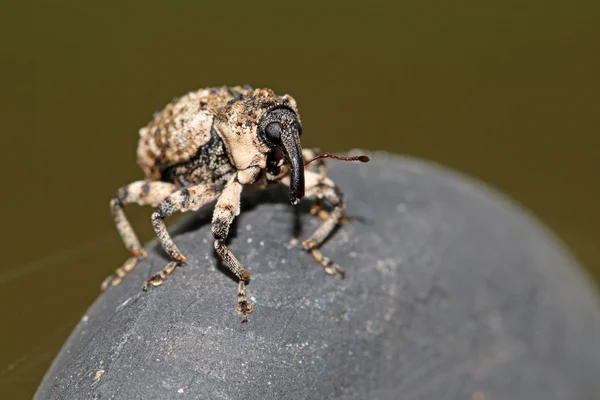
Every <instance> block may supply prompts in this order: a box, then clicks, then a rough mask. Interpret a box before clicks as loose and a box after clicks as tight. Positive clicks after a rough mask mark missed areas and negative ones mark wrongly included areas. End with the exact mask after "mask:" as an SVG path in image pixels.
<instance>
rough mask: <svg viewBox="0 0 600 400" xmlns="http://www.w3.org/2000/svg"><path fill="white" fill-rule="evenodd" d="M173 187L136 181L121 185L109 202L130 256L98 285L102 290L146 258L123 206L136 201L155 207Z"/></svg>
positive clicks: (120, 278) (115, 283)
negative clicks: (115, 195)
mask: <svg viewBox="0 0 600 400" xmlns="http://www.w3.org/2000/svg"><path fill="white" fill-rule="evenodd" d="M175 189H176V187H175V185H173V184H171V183H166V182H155V181H137V182H133V183H130V184H129V185H125V186H122V187H121V188H120V189H119V190H118V192H117V197H115V198H114V199H112V200H111V202H110V210H111V213H112V217H113V219H114V221H115V224H116V226H117V230H118V231H119V234H120V235H121V238H122V239H123V243H125V246H126V247H127V249H129V252H130V253H131V255H132V257H131V258H129V259H128V260H127V261H125V263H124V264H123V265H122V266H121V267H119V268H117V269H116V270H115V272H113V273H112V274H111V275H109V276H108V277H107V278H106V279H104V281H103V282H102V285H101V287H100V288H101V290H102V291H105V290H106V289H108V287H109V286H116V285H118V284H119V283H120V282H121V280H122V279H123V278H124V277H125V275H126V274H127V273H128V272H131V271H132V270H133V268H134V267H135V265H136V264H137V261H138V260H140V259H143V258H146V252H145V251H144V248H143V247H142V245H141V244H140V241H139V239H138V238H137V235H136V234H135V232H134V231H133V228H132V227H131V224H130V223H129V221H128V220H127V217H126V216H125V213H124V212H123V207H124V206H126V205H128V204H132V203H137V204H139V205H141V206H146V205H149V206H154V207H156V206H157V205H158V204H159V203H160V202H161V201H162V200H163V199H164V198H165V197H167V196H168V195H169V194H170V193H172V192H173V191H174V190H175Z"/></svg>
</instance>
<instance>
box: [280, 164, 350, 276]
mask: <svg viewBox="0 0 600 400" xmlns="http://www.w3.org/2000/svg"><path fill="white" fill-rule="evenodd" d="M304 179H305V196H306V197H315V198H316V200H317V202H318V204H321V203H322V202H323V201H326V202H327V203H329V204H330V205H331V206H332V207H333V209H332V211H331V212H329V213H327V214H326V215H325V216H322V215H319V217H320V218H321V219H324V221H323V223H322V224H321V226H319V227H318V228H317V230H316V231H315V232H314V233H313V234H312V235H311V236H310V237H309V238H308V239H306V240H304V241H303V242H302V247H303V248H304V249H305V250H306V251H308V252H310V253H311V255H312V256H313V258H314V259H315V261H316V262H318V263H319V264H321V266H322V267H323V268H324V269H325V271H326V272H327V273H328V274H332V275H333V274H336V273H337V274H340V276H341V277H342V278H345V277H346V273H345V272H344V270H343V269H342V268H341V267H340V266H339V265H337V264H336V263H335V262H334V261H332V260H331V259H330V258H328V257H326V256H324V255H323V253H321V250H320V249H319V246H320V245H321V244H322V243H323V242H324V241H325V239H327V237H328V236H329V235H330V234H331V232H333V230H334V229H335V227H336V226H337V225H338V224H340V223H341V222H342V221H343V220H344V208H345V205H344V202H343V198H342V192H341V190H340V189H339V187H337V186H336V185H335V184H334V183H333V181H332V180H331V179H329V178H327V177H326V176H323V175H322V174H320V173H315V172H312V171H305V173H304ZM282 182H283V183H287V180H286V179H284V180H283V181H282ZM322 211H324V210H322ZM319 214H321V213H319Z"/></svg>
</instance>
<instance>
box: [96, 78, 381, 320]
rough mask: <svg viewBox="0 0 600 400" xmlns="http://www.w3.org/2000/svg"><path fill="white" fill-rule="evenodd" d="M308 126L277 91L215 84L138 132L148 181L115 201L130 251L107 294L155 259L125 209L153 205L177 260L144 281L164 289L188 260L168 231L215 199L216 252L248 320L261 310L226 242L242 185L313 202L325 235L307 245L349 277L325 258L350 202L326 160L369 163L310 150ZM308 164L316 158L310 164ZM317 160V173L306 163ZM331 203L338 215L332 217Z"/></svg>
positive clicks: (159, 230) (158, 227)
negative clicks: (178, 217) (275, 188)
mask: <svg viewBox="0 0 600 400" xmlns="http://www.w3.org/2000/svg"><path fill="white" fill-rule="evenodd" d="M301 136H302V122H301V120H300V115H299V113H298V107H297V104H296V101H295V100H294V99H293V98H292V97H291V96H289V95H283V96H278V95H276V94H275V93H274V92H273V91H272V90H270V89H253V88H251V87H249V86H234V87H227V86H223V87H217V88H207V89H201V90H198V91H193V92H190V93H188V94H186V95H185V96H182V97H181V98H175V99H173V100H172V101H171V102H170V103H169V104H167V106H166V107H165V108H164V109H163V110H162V111H160V112H157V113H155V114H154V117H153V119H152V120H151V121H150V122H149V123H148V124H147V125H146V126H145V127H143V128H141V129H140V130H139V142H138V148H137V163H138V165H139V167H140V168H141V169H142V171H143V173H144V179H142V180H139V181H136V182H133V183H130V184H128V185H125V186H122V187H120V188H119V189H118V191H117V194H116V197H114V198H113V199H112V200H111V201H110V209H111V213H112V217H113V219H114V221H115V224H116V227H117V230H118V231H119V234H120V235H121V238H122V240H123V242H124V243H125V246H126V247H127V248H128V249H129V252H130V253H131V256H132V257H131V258H129V259H128V260H127V261H126V262H125V263H124V264H123V266H121V267H120V268H118V269H117V270H115V272H114V273H113V274H112V275H110V276H109V277H107V278H106V279H105V280H104V282H103V283H102V291H104V290H106V289H107V288H108V287H109V286H116V285H118V284H119V282H121V280H122V279H123V277H124V276H125V275H126V274H127V273H128V272H130V271H131V270H132V269H133V268H134V267H135V265H136V263H137V262H138V260H140V259H143V258H145V257H146V256H147V254H146V252H145V251H144V249H143V248H142V246H141V244H140V241H139V240H138V238H137V236H136V234H135V232H134V231H133V228H132V227H131V225H130V223H129V221H128V220H127V218H126V216H125V214H124V212H123V208H124V207H125V206H126V205H129V204H132V203H137V204H138V205H141V206H152V207H155V208H156V212H154V213H153V214H152V218H151V219H152V227H153V228H154V231H155V233H156V235H157V237H158V240H159V242H160V244H161V246H162V248H163V249H164V250H165V252H166V253H167V254H168V256H169V257H170V259H171V261H170V262H169V263H168V264H167V265H166V266H165V267H164V268H163V269H162V270H161V271H160V272H158V273H157V274H155V275H153V276H152V277H150V278H149V279H148V280H146V281H145V282H144V284H143V287H142V289H143V290H144V291H145V290H147V289H148V288H149V287H151V286H159V285H160V284H162V283H163V281H164V280H165V278H166V277H167V276H168V275H170V274H172V273H173V271H174V270H175V268H176V267H177V266H178V265H180V264H181V263H184V262H185V261H186V260H187V259H186V257H185V256H184V255H183V254H182V253H181V251H180V250H179V249H178V248H177V245H176V244H175V243H174V242H173V239H172V238H171V236H170V235H169V233H168V231H167V228H166V226H165V218H167V217H168V216H169V215H171V214H173V213H174V212H177V211H179V212H186V211H195V210H198V209H200V208H201V207H203V206H204V205H206V204H208V203H211V202H213V201H216V203H215V206H214V211H213V217H212V224H211V231H212V235H213V237H214V248H215V250H216V253H217V254H218V256H219V257H220V258H221V260H222V261H223V263H224V264H225V265H226V266H227V267H229V269H230V270H231V271H232V272H233V274H234V275H235V276H236V277H237V279H238V288H237V295H238V302H237V306H236V311H237V312H238V313H239V314H241V315H243V320H242V322H247V321H248V313H251V312H252V311H253V308H254V307H253V305H252V304H250V303H249V302H248V300H247V297H246V282H247V281H248V279H249V278H250V273H249V272H248V271H247V270H246V269H245V268H244V267H243V266H242V264H241V263H240V261H239V260H238V259H237V258H236V257H235V256H234V255H233V253H232V252H231V251H230V249H229V247H228V246H227V244H226V242H225V241H226V239H227V236H228V234H229V229H230V225H231V223H232V221H233V219H234V218H235V217H236V216H237V215H239V213H240V195H241V192H242V188H243V187H244V186H250V187H252V188H255V189H261V188H265V187H267V186H269V185H272V184H282V185H285V186H287V187H288V188H289V201H290V203H291V204H293V205H295V204H298V202H299V201H300V200H301V199H302V198H303V197H305V196H306V197H309V198H314V199H315V204H314V206H313V207H312V208H311V212H312V213H313V214H316V215H318V216H319V217H320V218H321V219H322V220H323V222H322V224H321V225H320V226H319V228H318V229H317V230H316V231H315V232H314V233H313V234H312V235H311V236H310V237H309V238H308V239H306V240H305V241H303V242H302V247H303V249H304V250H306V251H308V252H310V253H311V254H312V256H313V258H314V259H315V261H317V262H318V263H319V264H321V265H322V266H323V268H324V269H325V271H326V272H327V273H329V274H340V275H342V277H343V276H344V270H343V269H342V268H341V267H340V266H339V265H337V264H336V263H335V262H333V261H332V260H331V259H329V258H327V257H325V256H324V255H323V254H322V253H321V251H320V250H319V246H320V245H321V244H322V242H323V241H324V240H325V239H326V238H327V236H328V235H329V234H330V233H331V232H332V231H333V230H334V229H335V227H336V226H337V225H338V224H340V223H341V222H342V221H343V219H344V218H345V216H344V209H345V204H344V201H343V198H342V197H343V196H342V191H341V190H340V188H339V187H338V186H337V185H335V184H334V182H333V181H332V180H331V179H330V178H328V176H327V167H326V164H325V161H324V158H337V159H342V160H358V161H362V162H367V161H369V158H368V157H367V156H358V157H338V156H335V155H332V154H328V153H325V154H320V155H318V154H317V151H316V150H308V149H304V150H303V149H302V146H301V144H300V137H301ZM305 159H308V161H305ZM315 160H318V162H317V163H315V165H314V166H315V167H316V169H315V168H312V169H309V168H308V164H310V163H311V162H312V161H315ZM324 203H327V204H328V205H329V208H330V211H327V210H325V208H324Z"/></svg>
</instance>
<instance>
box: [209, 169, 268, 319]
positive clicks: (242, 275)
mask: <svg viewBox="0 0 600 400" xmlns="http://www.w3.org/2000/svg"><path fill="white" fill-rule="evenodd" d="M259 172H260V168H258V167H250V168H248V169H245V170H241V171H238V172H237V173H236V174H235V175H234V176H233V177H232V178H231V179H230V180H229V181H228V182H227V186H225V189H223V193H222V194H221V196H220V197H219V200H217V204H216V206H215V211H214V213H213V219H212V234H213V236H214V238H215V250H216V251H217V254H218V255H219V257H220V258H221V260H222V261H223V263H224V264H225V265H227V267H228V268H229V269H230V270H231V272H233V273H234V275H235V276H236V277H237V278H238V279H239V287H238V305H237V307H236V310H237V312H238V313H240V314H242V315H244V320H243V322H247V321H248V316H247V315H248V313H251V312H252V310H253V306H252V305H251V304H249V303H248V302H247V300H246V286H245V282H246V281H247V280H248V279H250V273H249V272H248V271H247V270H246V269H245V268H244V267H243V266H242V264H241V263H240V262H239V261H238V259H237V258H236V257H235V256H234V255H233V253H232V252H231V250H229V248H228V247H227V245H226V244H225V240H226V239H227V236H228V235H229V227H230V226H231V223H232V222H233V219H234V218H235V217H236V216H237V215H239V213H240V196H241V193H242V188H243V185H245V184H250V183H252V182H254V181H255V179H256V177H257V176H258V174H259Z"/></svg>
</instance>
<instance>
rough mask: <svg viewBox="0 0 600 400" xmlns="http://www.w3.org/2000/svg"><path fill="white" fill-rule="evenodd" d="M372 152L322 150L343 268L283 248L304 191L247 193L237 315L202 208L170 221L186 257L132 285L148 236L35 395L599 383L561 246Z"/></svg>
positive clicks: (386, 392)
mask: <svg viewBox="0 0 600 400" xmlns="http://www.w3.org/2000/svg"><path fill="white" fill-rule="evenodd" d="M371 155H372V159H373V160H372V162H371V163H369V164H366V165H360V164H348V163H339V162H338V163H336V162H331V163H330V165H331V176H332V177H333V179H334V180H335V181H336V182H337V183H338V184H339V185H340V186H341V188H343V190H344V191H345V193H346V200H347V204H348V210H349V212H350V213H351V214H352V215H354V216H356V217H357V219H356V220H355V221H354V222H352V223H348V224H346V225H343V226H341V227H340V229H339V230H338V231H337V232H336V233H335V234H334V235H333V236H331V238H330V240H329V241H328V242H327V243H326V244H325V245H324V246H323V252H324V253H325V254H326V255H329V256H331V258H333V259H334V260H336V261H337V262H338V263H339V264H340V265H342V266H343V267H344V268H345V269H346V271H347V274H348V277H347V279H346V280H341V279H340V277H339V276H329V275H326V274H325V272H324V271H323V269H322V268H321V267H320V266H319V265H318V264H316V263H315V262H314V261H313V260H312V258H311V256H310V255H309V254H307V253H304V252H302V251H301V250H300V249H299V247H298V246H296V247H295V248H291V249H288V247H287V245H288V241H289V239H290V238H291V237H292V236H294V235H295V234H296V235H297V234H298V233H300V234H299V235H297V236H299V238H300V239H302V238H305V237H306V235H307V234H309V233H310V232H312V230H313V229H314V228H316V226H317V224H318V220H317V218H315V217H313V216H311V215H309V214H308V213H307V212H308V208H309V205H308V203H306V202H304V203H302V204H301V205H300V206H298V207H296V208H294V207H292V206H290V205H288V204H287V203H286V199H287V195H286V193H285V191H274V192H269V193H267V194H265V195H262V196H251V197H245V198H244V200H243V204H245V205H246V206H245V207H244V210H243V211H242V214H241V215H240V216H239V217H238V219H237V225H236V226H237V227H236V228H235V229H234V230H233V232H234V233H235V235H236V236H235V237H233V238H232V240H231V248H232V249H233V251H234V253H235V254H237V255H238V256H239V258H240V259H241V261H242V262H243V263H244V265H245V266H247V267H248V269H249V270H250V272H251V273H252V280H251V282H250V284H249V285H248V291H249V297H251V298H252V303H254V305H255V311H254V313H252V314H250V316H249V317H250V322H249V323H247V324H242V323H241V317H240V316H239V315H237V314H236V313H235V311H234V306H235V304H236V296H235V292H236V282H235V281H234V280H233V279H232V278H231V276H230V275H228V274H227V273H225V272H224V271H225V269H224V268H223V267H219V266H218V265H217V261H216V257H215V255H214V254H213V250H212V239H211V235H210V226H209V225H210V224H209V221H210V211H211V210H210V207H209V209H207V210H206V211H205V212H203V211H202V210H201V211H200V212H199V213H197V214H196V215H195V216H193V217H192V218H191V219H189V220H187V221H185V222H183V224H182V225H179V226H178V227H176V228H174V231H175V232H178V233H177V235H176V238H175V241H176V243H177V244H178V245H179V248H180V249H181V250H182V252H183V253H184V254H185V255H187V256H188V259H189V263H188V265H187V266H184V267H181V268H178V269H177V270H176V271H175V273H174V274H173V275H172V276H170V277H169V278H168V279H167V280H166V281H165V283H164V284H163V285H162V286H160V287H157V288H153V289H151V290H149V291H148V292H146V293H144V292H142V291H141V285H142V282H143V281H144V279H146V278H148V277H149V276H150V274H151V273H152V272H156V271H158V270H159V269H160V268H162V267H163V266H164V265H165V264H166V262H167V259H166V258H165V256H164V254H163V253H162V251H160V250H159V248H158V246H157V245H156V242H153V243H151V245H150V246H149V247H148V250H149V251H148V253H149V259H148V260H147V261H143V262H141V263H140V264H139V265H138V267H136V270H135V273H133V274H131V275H130V276H128V277H127V279H125V280H124V282H123V283H122V284H121V285H120V286H118V287H115V288H112V289H111V290H109V291H108V292H107V293H105V294H103V295H101V296H100V297H99V298H98V300H97V301H96V302H95V303H94V304H93V305H92V307H91V308H90V309H89V310H88V311H87V313H86V317H85V318H84V319H83V320H82V321H81V322H80V324H79V325H78V326H77V327H76V329H75V330H74V332H73V333H72V335H71V337H70V338H69V340H68V341H67V342H66V343H65V345H64V347H63V349H62V351H61V352H60V354H59V355H58V356H57V358H56V360H55V361H54V363H53V364H52V366H51V368H50V370H49V371H48V373H47V374H46V376H45V378H44V380H43V382H42V384H41V386H40V387H39V389H38V392H37V394H36V396H35V398H36V399H37V400H42V399H246V400H252V399H332V398H336V399H361V400H362V399H371V400H376V399H394V400H396V399H407V400H408V399H435V400H438V399H460V400H467V399H471V398H473V396H474V395H475V394H476V393H481V394H483V395H485V399H486V400H489V399H494V400H503V399H527V400H534V399H540V400H551V399H569V400H576V399H591V398H594V396H597V394H598V393H599V392H600V380H599V379H598V376H599V374H600V339H599V338H600V307H599V302H598V298H597V297H596V295H595V294H594V292H593V290H592V288H591V287H590V285H589V283H587V282H586V279H585V277H584V276H583V275H582V274H581V271H580V266H579V265H578V264H577V262H576V261H574V259H573V258H572V256H570V255H569V254H568V252H566V251H565V250H564V249H563V247H562V245H561V244H560V243H559V242H557V241H556V240H555V239H554V237H553V236H552V235H551V234H550V233H549V232H547V231H546V230H545V229H544V228H543V227H541V226H540V225H539V224H538V223H537V222H535V221H534V220H533V219H532V218H531V217H530V216H529V215H528V214H527V213H525V212H523V211H522V210H520V209H519V208H517V207H516V206H514V205H512V204H511V203H510V202H509V201H508V200H506V199H504V198H502V196H500V195H498V194H497V193H494V192H493V191H491V190H489V189H488V188H486V187H483V186H481V185H480V184H479V183H478V182H475V181H472V180H470V179H469V178H465V177H461V176H458V175H457V174H454V173H452V172H449V171H447V170H445V169H443V168H440V167H437V166H432V165H431V164H427V163H424V162H421V161H417V160H412V159H407V158H401V157H395V156H391V155H387V154H384V153H379V154H373V153H371ZM295 209H296V210H299V211H296V212H295V211H294V210H295ZM115 234H116V233H115ZM99 370H104V373H103V374H102V375H101V376H100V377H99V379H97V380H95V379H94V378H95V376H96V374H97V371H99ZM475 396H478V395H475ZM475 398H477V397H475Z"/></svg>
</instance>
